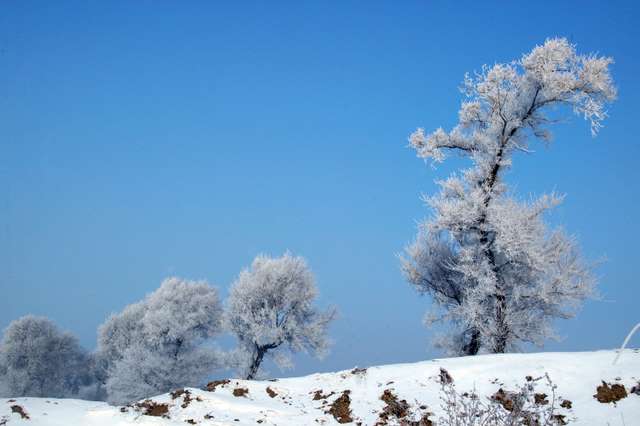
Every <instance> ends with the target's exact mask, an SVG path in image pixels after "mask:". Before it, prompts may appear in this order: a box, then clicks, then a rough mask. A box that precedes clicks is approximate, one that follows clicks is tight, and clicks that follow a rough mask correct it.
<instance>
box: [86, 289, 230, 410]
mask: <svg viewBox="0 0 640 426" xmlns="http://www.w3.org/2000/svg"><path fill="white" fill-rule="evenodd" d="M221 329H222V307H221V305H220V302H219V298H218V292H217V290H216V289H215V288H213V287H211V286H209V285H208V284H206V283H205V282H194V281H187V280H182V279H180V278H169V279H167V280H165V281H164V282H163V283H162V285H161V286H160V288H159V289H158V290H156V291H155V292H153V293H151V294H150V295H148V296H147V297H146V298H145V299H144V300H143V301H141V302H139V303H135V304H133V305H130V306H128V307H126V308H125V309H124V310H123V312H121V313H120V314H115V315H112V316H111V317H110V318H109V319H107V321H106V322H105V323H104V324H103V325H102V326H101V327H100V330H99V337H98V356H97V358H98V363H99V364H100V366H101V368H100V371H101V374H100V376H101V377H102V378H103V380H104V383H105V386H106V391H107V395H108V400H109V401H110V402H112V403H127V402H130V401H132V400H136V399H140V398H143V397H148V396H151V395H154V394H159V393H163V392H167V391H170V390H172V389H176V388H178V387H183V386H197V385H200V384H202V383H203V382H204V381H205V380H206V378H207V376H208V375H209V374H210V373H212V371H214V370H215V369H217V368H220V367H221V363H222V357H221V355H220V353H219V351H218V350H217V349H215V348H214V347H213V346H211V345H208V340H209V339H211V338H213V337H215V336H216V335H217V334H219V333H220V331H221Z"/></svg>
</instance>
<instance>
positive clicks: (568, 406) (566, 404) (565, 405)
mask: <svg viewBox="0 0 640 426" xmlns="http://www.w3.org/2000/svg"><path fill="white" fill-rule="evenodd" d="M560 406H561V407H562V408H566V409H567V410H569V409H571V407H572V406H573V404H572V403H571V401H569V400H568V399H563V400H562V402H561V403H560Z"/></svg>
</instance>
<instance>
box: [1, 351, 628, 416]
mask: <svg viewBox="0 0 640 426" xmlns="http://www.w3.org/2000/svg"><path fill="white" fill-rule="evenodd" d="M614 357H615V351H597V352H579V353H535V354H505V355H482V356H475V357H463V358H450V359H434V360H430V361H424V362H419V363H414V364H397V365H386V366H380V367H370V368H368V369H366V371H363V370H353V371H349V370H347V371H342V372H337V373H326V374H313V375H310V376H306V377H296V378H287V379H279V380H275V381H244V380H231V381H230V382H229V383H226V384H221V385H219V386H217V387H216V388H215V390H214V391H206V390H198V389H189V392H190V394H189V395H188V396H187V394H184V393H183V394H181V395H179V396H175V395H174V396H172V395H170V394H164V395H160V396H157V397H154V398H152V400H153V401H154V402H155V403H158V404H164V403H166V404H168V407H167V408H168V412H167V413H166V415H165V417H154V416H149V415H145V414H143V412H144V411H146V409H145V408H138V409H135V408H133V407H124V408H123V407H112V406H109V405H107V404H106V403H100V402H91V401H79V400H70V399H66V400H65V399H44V398H15V399H14V400H8V399H0V425H7V426H8V425H11V426H13V425H32V426H40V425H43V426H44V425H47V426H53V425H56V426H57V425H59V426H93V425H95V426H107V425H108V426H118V425H185V424H203V425H254V426H255V425H256V424H262V425H283V426H284V425H296V426H300V425H317V424H327V425H331V424H337V421H336V420H335V419H334V417H333V415H332V414H329V413H327V412H326V411H328V407H329V405H330V404H331V403H332V402H333V401H335V400H336V399H337V398H339V397H340V396H341V395H343V392H344V391H346V390H348V391H350V393H349V398H350V401H351V403H350V407H349V408H350V409H351V417H352V418H353V424H356V423H358V422H360V423H361V424H362V425H375V424H376V422H377V421H378V420H379V415H380V412H381V410H382V409H383V407H384V406H385V402H383V401H382V400H381V399H380V396H381V395H382V394H383V392H384V391H385V390H386V389H390V390H391V391H392V392H393V393H394V394H396V395H397V396H398V398H399V399H406V401H407V402H408V403H409V404H410V405H411V406H412V408H416V409H417V410H418V411H423V412H426V411H429V412H433V413H435V415H434V416H432V417H431V418H432V419H434V420H436V419H437V415H438V413H439V412H440V393H439V391H440V385H439V379H438V376H439V372H440V368H441V367H442V368H445V369H446V370H447V371H448V372H449V373H450V374H451V376H452V377H453V379H454V382H455V386H456V389H457V390H458V391H459V392H463V391H471V390H474V389H475V391H476V392H477V393H478V394H479V395H484V396H490V395H493V394H494V393H495V392H496V391H497V390H498V389H499V388H503V389H505V390H511V389H513V390H515V388H516V387H517V386H518V385H521V384H522V383H524V380H525V377H526V376H533V377H537V376H540V375H543V374H544V373H548V374H549V376H550V377H551V379H552V380H553V382H554V383H555V384H556V385H557V387H558V388H557V390H556V393H557V395H558V396H559V398H560V399H559V400H560V401H562V400H563V399H566V400H569V401H571V409H565V408H562V409H560V412H561V413H562V414H565V415H567V417H568V418H569V419H571V420H572V421H571V423H570V424H576V425H591V426H593V425H611V426H614V425H624V426H634V425H640V395H637V394H629V395H628V396H627V397H626V398H624V399H622V400H620V401H618V402H617V403H615V404H614V403H601V402H598V401H597V400H596V399H595V398H594V394H595V393H596V388H597V386H598V385H600V384H602V381H605V382H608V383H611V384H613V383H618V384H622V385H624V386H625V388H626V390H627V392H629V390H630V389H631V388H632V387H633V386H634V385H637V384H638V381H639V380H640V351H639V350H626V351H624V353H623V354H622V356H621V357H620V360H619V361H618V363H617V364H616V365H612V361H613V359H614ZM267 388H268V389H269V391H267ZM238 389H246V390H248V392H246V393H245V394H244V395H242V394H243V393H244V392H243V391H240V390H238ZM539 390H540V391H541V392H546V393H549V394H550V392H549V390H548V389H545V388H544V386H540V387H539ZM234 391H235V394H236V395H234ZM316 391H320V394H319V395H318V396H316ZM327 395H330V396H328V397H327ZM314 396H316V399H314ZM189 399H191V401H189ZM16 406H19V407H22V409H23V410H24V413H25V414H24V415H26V416H28V417H29V418H28V419H27V418H23V415H22V414H20V413H19V412H13V411H14V410H16V411H17V409H16V408H15V407H16ZM420 406H423V409H422V410H420V409H418V408H417V407H420ZM12 407H14V408H13V409H12ZM159 411H160V412H161V411H162V406H160V409H159ZM389 424H394V423H393V422H389Z"/></svg>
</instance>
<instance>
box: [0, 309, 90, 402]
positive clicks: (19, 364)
mask: <svg viewBox="0 0 640 426" xmlns="http://www.w3.org/2000/svg"><path fill="white" fill-rule="evenodd" d="M91 380H92V378H91V376H90V372H89V357H88V355H87V353H86V351H85V350H84V349H82V348H81V347H80V345H79V344H78V340H77V339H76V338H75V337H74V336H73V335H71V334H70V333H67V332H63V331H60V330H59V329H58V327H56V325H55V324H54V323H53V322H51V321H50V320H49V319H47V318H44V317H36V316H32V315H27V316H24V317H22V318H19V319H17V320H15V321H12V322H11V323H10V324H9V326H8V327H7V329H6V330H5V332H4V336H3V339H2V341H1V342H0V382H2V385H0V388H1V389H0V392H1V394H0V396H7V397H17V396H34V397H52V398H69V397H77V396H78V395H79V393H80V391H81V390H82V389H83V388H84V387H85V386H88V385H89V384H90V382H91Z"/></svg>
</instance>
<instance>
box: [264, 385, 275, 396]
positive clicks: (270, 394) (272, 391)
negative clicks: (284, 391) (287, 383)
mask: <svg viewBox="0 0 640 426" xmlns="http://www.w3.org/2000/svg"><path fill="white" fill-rule="evenodd" d="M266 390H267V394H268V395H269V397H270V398H275V397H276V396H278V392H276V391H274V390H273V389H271V387H270V386H267V389H266Z"/></svg>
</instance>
